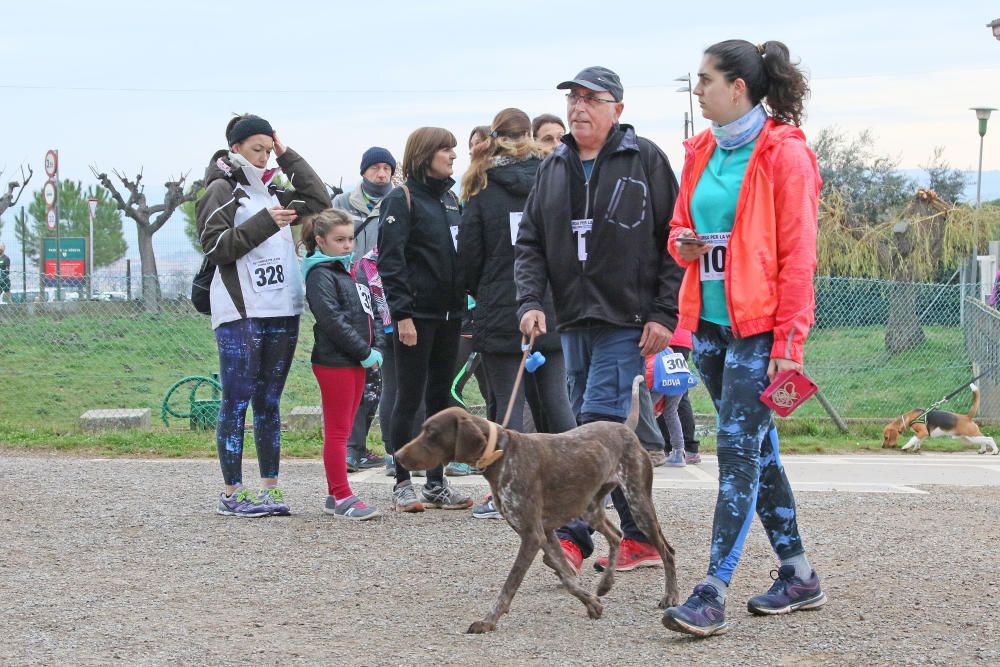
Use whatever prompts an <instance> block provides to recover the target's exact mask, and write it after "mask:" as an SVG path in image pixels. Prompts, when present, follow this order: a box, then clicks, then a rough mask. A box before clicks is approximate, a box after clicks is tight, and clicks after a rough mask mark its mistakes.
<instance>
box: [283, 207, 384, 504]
mask: <svg viewBox="0 0 1000 667" xmlns="http://www.w3.org/2000/svg"><path fill="white" fill-rule="evenodd" d="M301 243H302V245H304V246H305V248H306V256H305V259H304V260H303V262H302V273H303V275H304V276H305V282H306V301H308V302H309V309H310V310H311V311H312V313H313V316H314V317H315V318H316V325H315V326H314V327H313V332H314V335H315V339H316V342H315V344H314V345H313V351H312V364H313V374H315V376H316V381H317V382H318V383H319V390H320V395H321V396H322V399H323V466H324V467H325V468H326V483H327V493H328V494H329V495H328V496H327V498H326V506H325V508H324V510H323V511H324V512H326V513H327V514H332V515H333V516H335V517H340V518H344V519H353V520H355V521H366V520H368V519H374V518H375V517H377V516H379V513H378V510H376V509H375V508H374V507H368V506H367V505H366V504H365V503H364V502H362V500H361V499H360V498H358V497H357V496H355V495H354V493H353V492H352V491H351V486H350V484H349V483H348V481H347V461H346V459H345V456H346V451H347V438H348V437H349V436H350V434H351V427H352V425H353V423H354V416H355V414H356V413H357V411H358V406H359V405H360V404H361V396H362V393H363V392H364V388H365V369H367V368H378V367H379V365H381V363H382V353H381V352H379V349H380V348H382V347H383V345H384V341H383V334H382V320H381V318H376V317H375V316H374V312H373V309H372V296H371V290H370V289H369V287H368V280H367V279H366V277H365V275H364V273H365V272H364V271H360V272H358V271H356V270H354V269H353V268H352V266H351V260H352V258H353V255H354V223H353V221H352V220H351V218H350V216H349V215H347V214H346V213H344V212H343V211H339V210H336V209H327V210H325V211H323V212H322V213H319V214H317V215H315V216H313V217H312V218H310V219H308V220H306V222H304V223H303V224H302V241H301Z"/></svg>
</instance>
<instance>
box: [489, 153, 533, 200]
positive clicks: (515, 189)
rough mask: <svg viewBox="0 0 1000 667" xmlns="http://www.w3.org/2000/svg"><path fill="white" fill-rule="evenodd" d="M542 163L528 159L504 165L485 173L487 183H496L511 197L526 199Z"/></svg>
mask: <svg viewBox="0 0 1000 667" xmlns="http://www.w3.org/2000/svg"><path fill="white" fill-rule="evenodd" d="M541 163H542V161H541V160H540V159H539V158H537V157H530V158H528V159H527V160H521V161H519V162H514V163H512V164H504V165H500V166H498V167H493V168H492V169H488V170H487V171H486V178H487V182H490V183H496V184H497V185H500V186H501V187H503V189H504V190H507V191H508V192H510V193H511V194H513V195H517V196H519V197H527V196H528V193H529V192H531V186H533V185H534V184H535V174H537V173H538V165H540V164H541Z"/></svg>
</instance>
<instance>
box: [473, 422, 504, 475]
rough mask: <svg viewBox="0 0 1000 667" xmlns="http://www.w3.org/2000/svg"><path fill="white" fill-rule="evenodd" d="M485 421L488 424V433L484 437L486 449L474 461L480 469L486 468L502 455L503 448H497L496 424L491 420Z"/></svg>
mask: <svg viewBox="0 0 1000 667" xmlns="http://www.w3.org/2000/svg"><path fill="white" fill-rule="evenodd" d="M487 423H488V424H489V425H490V434H489V437H487V438H486V449H484V450H483V454H482V456H480V457H479V460H478V461H476V467H477V468H479V469H480V470H486V469H487V468H489V467H490V466H491V465H493V464H494V463H496V462H497V461H499V460H500V457H501V456H503V450H502V449H497V425H496V424H494V423H493V422H487Z"/></svg>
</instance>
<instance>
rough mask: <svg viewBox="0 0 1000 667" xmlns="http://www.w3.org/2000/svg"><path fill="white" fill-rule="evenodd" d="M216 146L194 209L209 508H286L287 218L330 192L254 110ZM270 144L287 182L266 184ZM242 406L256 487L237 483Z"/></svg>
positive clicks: (292, 331)
mask: <svg viewBox="0 0 1000 667" xmlns="http://www.w3.org/2000/svg"><path fill="white" fill-rule="evenodd" d="M226 145H227V146H229V149H228V150H220V151H217V152H216V153H215V154H214V155H213V156H212V159H211V161H210V163H209V165H208V168H207V170H206V172H205V184H206V185H205V194H204V195H203V196H202V197H201V199H199V200H198V204H197V215H196V217H197V222H198V234H199V239H200V241H201V245H202V248H203V249H204V251H205V257H206V258H207V259H208V260H209V261H210V262H212V263H213V264H215V266H216V271H215V275H214V277H213V279H212V285H211V289H210V295H209V298H210V302H211V310H212V328H213V329H214V330H215V338H216V342H217V343H218V348H219V376H220V378H221V380H222V401H221V405H220V406H219V420H218V422H217V425H216V445H217V447H218V452H219V463H220V464H221V466H222V476H223V481H224V482H225V486H226V488H225V491H224V492H223V493H220V494H219V502H218V505H217V508H216V511H217V512H218V513H219V514H224V515H230V516H244V517H258V516H268V515H271V514H290V510H289V507H288V505H287V503H286V502H285V499H284V493H283V492H282V491H281V489H280V488H279V487H278V465H279V460H280V456H281V415H280V413H279V404H280V402H281V392H282V390H283V389H284V386H285V378H286V377H287V375H288V370H289V367H290V366H291V363H292V356H293V355H294V353H295V344H296V342H297V340H298V333H299V315H300V314H301V313H302V306H303V287H302V280H301V278H300V271H299V263H298V258H297V256H296V254H295V244H294V242H293V240H292V233H291V229H290V228H289V226H290V225H293V224H297V223H298V222H299V221H300V218H301V216H302V215H304V214H310V213H318V212H320V211H322V210H324V209H327V208H329V207H330V196H329V194H327V191H326V186H325V185H324V184H323V181H322V180H321V179H320V178H319V176H318V175H317V174H316V172H315V171H313V169H312V168H311V167H310V166H309V165H308V164H307V163H306V161H305V160H304V159H302V158H301V157H300V156H299V155H298V154H297V153H295V152H294V151H292V150H290V149H288V148H286V147H285V146H284V144H282V143H281V141H280V140H279V139H278V136H277V134H276V133H275V132H274V130H273V128H272V127H271V125H270V123H268V122H267V121H266V120H264V119H263V118H260V117H258V116H253V115H249V114H247V115H243V116H237V117H235V118H233V119H232V120H231V121H230V122H229V124H228V125H227V126H226ZM272 152H274V154H275V156H276V157H277V161H278V167H279V168H280V170H281V171H282V172H284V175H285V177H286V178H287V180H288V181H289V183H290V184H291V188H294V190H292V189H291V188H287V189H286V188H281V187H278V186H277V185H276V184H275V183H274V177H275V176H276V174H277V172H278V169H268V168H267V163H268V159H269V158H270V156H271V153H272ZM251 405H252V406H253V419H254V440H255V444H256V448H257V460H258V463H259V465H260V477H261V488H260V489H258V490H251V489H249V488H247V487H245V486H244V485H243V471H242V467H243V466H242V464H243V424H244V421H245V419H246V411H247V407H248V406H251Z"/></svg>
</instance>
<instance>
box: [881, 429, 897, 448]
mask: <svg viewBox="0 0 1000 667" xmlns="http://www.w3.org/2000/svg"><path fill="white" fill-rule="evenodd" d="M898 438H899V429H897V428H896V425H895V424H889V425H888V426H886V427H885V428H884V429H883V430H882V448H883V449H887V448H889V447H895V446H896V441H897V440H898Z"/></svg>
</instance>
